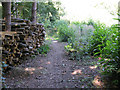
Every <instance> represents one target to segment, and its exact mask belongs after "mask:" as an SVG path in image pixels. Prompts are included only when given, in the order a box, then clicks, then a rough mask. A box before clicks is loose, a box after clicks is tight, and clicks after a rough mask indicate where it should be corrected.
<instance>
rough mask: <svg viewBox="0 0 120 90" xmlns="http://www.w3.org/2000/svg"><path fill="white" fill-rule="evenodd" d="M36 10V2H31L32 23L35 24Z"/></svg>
mask: <svg viewBox="0 0 120 90" xmlns="http://www.w3.org/2000/svg"><path fill="white" fill-rule="evenodd" d="M36 12H37V2H36V0H35V2H33V4H32V24H33V25H35V24H36Z"/></svg>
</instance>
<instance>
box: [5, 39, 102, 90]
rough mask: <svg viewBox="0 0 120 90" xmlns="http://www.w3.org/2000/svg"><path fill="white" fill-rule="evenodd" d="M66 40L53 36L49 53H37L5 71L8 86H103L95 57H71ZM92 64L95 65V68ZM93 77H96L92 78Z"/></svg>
mask: <svg viewBox="0 0 120 90" xmlns="http://www.w3.org/2000/svg"><path fill="white" fill-rule="evenodd" d="M65 45H67V43H65V42H57V41H55V40H52V43H51V45H50V48H51V49H50V51H49V52H48V54H47V56H41V55H37V56H36V57H35V58H34V59H32V58H31V59H29V60H26V61H25V62H24V63H23V64H21V65H19V66H18V68H16V69H11V70H9V72H7V73H6V75H5V77H6V85H7V87H8V88H18V87H19V88H96V87H102V86H101V85H102V82H100V81H98V80H99V79H100V77H99V75H100V74H99V73H98V70H99V69H98V68H94V66H93V67H91V68H90V66H92V64H91V63H92V62H93V61H95V59H92V58H91V59H88V60H81V61H77V60H69V57H68V56H67V53H66V52H65V50H64V46H65ZM92 68H93V69H92ZM93 80H94V81H93Z"/></svg>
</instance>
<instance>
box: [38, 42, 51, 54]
mask: <svg viewBox="0 0 120 90" xmlns="http://www.w3.org/2000/svg"><path fill="white" fill-rule="evenodd" d="M49 50H50V47H49V45H48V44H44V45H42V46H40V48H38V49H37V51H38V52H39V54H47V52H48V51H49Z"/></svg>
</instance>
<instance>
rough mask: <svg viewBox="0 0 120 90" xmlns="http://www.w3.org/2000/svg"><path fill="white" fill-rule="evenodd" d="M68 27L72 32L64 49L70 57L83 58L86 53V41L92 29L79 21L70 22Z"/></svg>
mask: <svg viewBox="0 0 120 90" xmlns="http://www.w3.org/2000/svg"><path fill="white" fill-rule="evenodd" d="M69 29H70V30H72V31H74V32H73V36H71V37H70V38H69V39H68V45H67V46H65V49H66V50H67V51H68V52H69V54H70V56H71V59H77V60H80V59H83V57H84V55H88V41H89V37H90V36H91V35H92V33H93V30H94V29H93V27H90V26H88V25H85V24H83V23H81V22H72V23H71V24H70V27H69Z"/></svg>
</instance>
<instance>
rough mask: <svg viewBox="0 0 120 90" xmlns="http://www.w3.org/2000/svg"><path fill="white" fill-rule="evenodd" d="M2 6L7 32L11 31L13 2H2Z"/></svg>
mask: <svg viewBox="0 0 120 90" xmlns="http://www.w3.org/2000/svg"><path fill="white" fill-rule="evenodd" d="M2 5H3V8H4V9H3V10H4V11H3V13H4V14H3V15H4V16H3V17H4V20H5V30H6V31H11V2H2Z"/></svg>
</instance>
